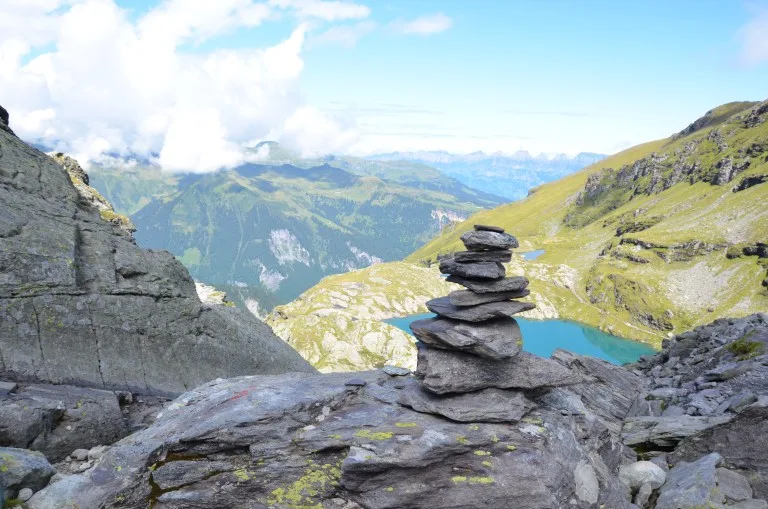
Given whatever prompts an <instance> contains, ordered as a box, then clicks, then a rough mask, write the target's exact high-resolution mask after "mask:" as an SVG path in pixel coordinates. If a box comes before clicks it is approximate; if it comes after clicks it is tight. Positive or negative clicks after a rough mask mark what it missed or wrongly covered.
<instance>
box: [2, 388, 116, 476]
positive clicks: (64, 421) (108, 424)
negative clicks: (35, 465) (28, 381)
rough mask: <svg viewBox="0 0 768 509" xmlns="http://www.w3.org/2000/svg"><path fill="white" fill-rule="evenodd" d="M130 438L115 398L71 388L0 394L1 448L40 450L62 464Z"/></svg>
mask: <svg viewBox="0 0 768 509" xmlns="http://www.w3.org/2000/svg"><path fill="white" fill-rule="evenodd" d="M127 434H128V428H127V426H126V425H125V422H124V416H123V413H122V412H121V410H120V406H119V405H118V402H117V398H116V397H115V395H114V394H113V393H111V392H108V391H102V390H98V389H85V388H81V387H72V386H66V385H30V386H27V387H23V388H21V389H19V390H17V391H16V392H14V393H12V394H9V395H7V396H5V397H2V396H0V445H1V446H9V447H16V448H22V449H33V450H36V451H40V452H42V453H43V454H45V455H46V457H48V458H49V459H51V460H52V461H60V460H62V459H64V458H66V457H67V456H69V454H70V453H71V452H72V451H73V450H75V449H85V450H86V451H85V452H86V456H87V452H88V451H87V449H88V448H91V447H94V446H97V445H100V444H111V443H113V442H116V441H117V440H120V439H121V438H123V437H124V436H126V435H127Z"/></svg>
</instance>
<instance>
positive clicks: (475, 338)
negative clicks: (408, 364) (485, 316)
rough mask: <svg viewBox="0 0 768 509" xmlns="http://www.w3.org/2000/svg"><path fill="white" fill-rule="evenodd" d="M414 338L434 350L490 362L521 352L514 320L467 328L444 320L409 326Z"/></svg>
mask: <svg viewBox="0 0 768 509" xmlns="http://www.w3.org/2000/svg"><path fill="white" fill-rule="evenodd" d="M410 327H411V330H412V331H413V334H414V336H416V337H417V338H418V339H420V340H421V341H422V342H423V343H425V344H427V345H430V346H432V347H434V348H443V349H448V350H462V351H465V352H469V353H473V354H475V355H479V356H481V357H487V358H489V359H497V360H501V359H509V358H511V357H513V356H515V355H517V353H518V352H520V350H521V349H522V345H523V339H522V334H521V333H520V326H519V325H518V324H517V321H516V320H515V319H514V318H502V319H499V320H493V321H491V322H486V323H479V324H468V323H466V322H459V321H455V320H450V319H447V318H427V319H425V320H417V321H415V322H412V323H411V325H410Z"/></svg>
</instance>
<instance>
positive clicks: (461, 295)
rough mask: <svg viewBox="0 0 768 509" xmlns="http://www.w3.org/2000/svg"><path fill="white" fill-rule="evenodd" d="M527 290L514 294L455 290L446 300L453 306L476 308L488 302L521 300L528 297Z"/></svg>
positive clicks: (528, 292) (517, 291)
mask: <svg viewBox="0 0 768 509" xmlns="http://www.w3.org/2000/svg"><path fill="white" fill-rule="evenodd" d="M530 293H531V292H530V291H529V290H527V289H523V290H516V291H514V292H491V293H475V292H473V291H472V290H456V291H455V292H451V293H449V294H448V300H450V301H451V304H453V305H454V306H477V305H478V304H485V303H488V302H501V301H505V300H511V299H522V298H523V297H527V296H528V295H530Z"/></svg>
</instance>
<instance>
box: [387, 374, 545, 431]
mask: <svg viewBox="0 0 768 509" xmlns="http://www.w3.org/2000/svg"><path fill="white" fill-rule="evenodd" d="M398 403H400V404H401V405H405V406H407V407H410V408H413V409H414V410H416V411H417V412H426V413H430V414H437V415H442V416H443V417H447V418H448V419H451V420H452V421H459V422H518V421H519V420H520V419H522V418H523V416H525V415H526V414H527V413H528V412H530V411H531V410H532V409H533V408H535V406H536V404H535V403H533V402H532V401H530V400H529V399H527V398H526V397H525V395H524V394H523V393H522V392H520V391H508V390H501V389H484V390H481V391H477V392H472V393H469V394H448V395H444V396H439V395H436V394H434V393H431V392H429V391H427V390H424V389H423V388H422V387H421V384H419V383H417V382H415V381H413V382H412V383H410V384H408V386H407V387H406V388H405V389H404V390H403V391H401V393H400V398H399V399H398Z"/></svg>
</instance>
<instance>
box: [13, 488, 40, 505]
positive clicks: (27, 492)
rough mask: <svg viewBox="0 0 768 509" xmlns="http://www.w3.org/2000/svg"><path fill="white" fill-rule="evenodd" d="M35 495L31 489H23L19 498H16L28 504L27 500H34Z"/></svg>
mask: <svg viewBox="0 0 768 509" xmlns="http://www.w3.org/2000/svg"><path fill="white" fill-rule="evenodd" d="M34 494H35V492H34V491H32V490H31V489H29V488H23V489H21V490H19V494H18V496H17V497H16V498H18V499H19V500H21V501H22V502H26V501H27V500H29V499H30V498H32V495H34Z"/></svg>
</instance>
